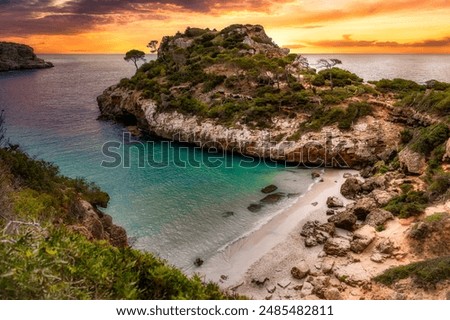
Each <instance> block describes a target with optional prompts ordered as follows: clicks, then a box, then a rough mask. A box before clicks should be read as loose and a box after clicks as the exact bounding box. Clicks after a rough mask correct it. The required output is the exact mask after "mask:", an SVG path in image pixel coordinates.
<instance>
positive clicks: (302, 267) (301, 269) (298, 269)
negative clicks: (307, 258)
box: [291, 261, 310, 280]
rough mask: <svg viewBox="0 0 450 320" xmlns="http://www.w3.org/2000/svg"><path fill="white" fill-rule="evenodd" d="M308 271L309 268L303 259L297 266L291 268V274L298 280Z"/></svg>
mask: <svg viewBox="0 0 450 320" xmlns="http://www.w3.org/2000/svg"><path fill="white" fill-rule="evenodd" d="M309 272H310V268H309V266H308V264H307V263H306V262H304V261H302V262H301V263H299V264H298V265H297V266H295V267H293V268H292V269H291V275H292V276H293V277H294V278H295V279H298V280H301V279H303V278H304V277H306V276H307V275H308V274H309Z"/></svg>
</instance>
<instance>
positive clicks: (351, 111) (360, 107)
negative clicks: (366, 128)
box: [338, 102, 372, 130]
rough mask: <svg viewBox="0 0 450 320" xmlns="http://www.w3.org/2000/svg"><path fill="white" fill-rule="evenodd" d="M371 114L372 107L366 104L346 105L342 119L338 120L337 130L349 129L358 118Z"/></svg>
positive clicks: (353, 103)
mask: <svg viewBox="0 0 450 320" xmlns="http://www.w3.org/2000/svg"><path fill="white" fill-rule="evenodd" d="M369 114H372V106H371V105H370V104H369V103H367V102H352V103H350V104H349V105H348V107H347V110H346V111H345V113H344V115H343V117H342V118H341V119H340V120H339V124H338V127H339V129H344V130H347V129H350V128H351V126H352V124H353V123H354V122H356V121H357V120H358V119H359V118H360V117H364V116H367V115H369Z"/></svg>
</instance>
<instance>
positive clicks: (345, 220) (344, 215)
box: [328, 210, 357, 231]
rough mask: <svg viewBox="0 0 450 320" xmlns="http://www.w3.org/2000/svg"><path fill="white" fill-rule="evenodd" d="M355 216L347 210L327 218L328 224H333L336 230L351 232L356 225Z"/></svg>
mask: <svg viewBox="0 0 450 320" xmlns="http://www.w3.org/2000/svg"><path fill="white" fill-rule="evenodd" d="M356 220H357V219H356V216H355V215H354V214H353V213H352V212H351V211H349V210H346V211H343V212H339V213H338V214H335V215H334V216H332V217H330V218H328V222H331V223H334V225H335V226H336V227H338V228H341V229H345V230H349V231H352V230H353V227H354V225H355V223H356Z"/></svg>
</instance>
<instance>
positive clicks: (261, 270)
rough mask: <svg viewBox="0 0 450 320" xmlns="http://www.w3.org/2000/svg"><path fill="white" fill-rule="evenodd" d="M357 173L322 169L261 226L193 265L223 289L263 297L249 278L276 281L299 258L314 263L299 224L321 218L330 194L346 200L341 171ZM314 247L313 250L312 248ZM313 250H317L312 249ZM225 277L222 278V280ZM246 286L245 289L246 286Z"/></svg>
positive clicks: (322, 219)
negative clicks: (315, 179) (319, 177)
mask: <svg viewBox="0 0 450 320" xmlns="http://www.w3.org/2000/svg"><path fill="white" fill-rule="evenodd" d="M346 172H348V173H352V174H357V171H353V170H335V169H326V170H324V172H323V173H322V179H323V181H321V182H316V183H315V184H313V185H312V186H311V188H310V190H309V191H308V192H307V193H305V194H304V195H303V196H301V197H299V198H298V199H297V201H296V202H295V203H294V204H293V205H291V206H290V207H288V208H286V209H284V210H283V211H281V212H280V213H278V214H277V215H276V216H274V217H273V218H272V219H271V220H270V221H268V222H267V223H266V224H264V225H263V226H262V227H261V228H259V229H257V230H255V231H254V232H252V233H250V234H248V235H246V236H245V237H243V238H242V239H239V240H238V241H236V242H235V243H233V244H232V245H230V246H229V247H227V248H226V249H225V250H224V251H223V252H221V253H219V254H217V255H216V256H214V257H213V258H211V259H209V260H208V261H207V262H205V264H204V265H203V266H202V267H201V268H199V269H197V272H198V273H200V274H201V275H204V276H205V278H206V280H211V281H214V282H218V283H219V284H220V285H221V286H222V287H223V288H224V289H230V288H233V287H236V286H237V287H238V288H239V289H238V292H239V293H244V294H248V295H249V296H252V297H253V298H256V299H264V297H265V296H263V295H264V294H265V295H267V291H265V290H264V291H262V292H261V294H258V295H255V294H257V292H254V291H255V290H254V286H252V285H251V280H252V279H255V278H258V279H259V278H262V280H264V278H265V277H267V276H268V275H271V277H272V278H273V275H276V278H277V281H278V282H279V281H283V278H286V281H287V279H289V278H290V274H289V273H286V274H281V270H290V268H291V267H292V266H293V265H295V263H296V262H299V261H301V260H303V259H305V260H311V261H308V262H310V264H312V265H314V261H312V260H313V257H317V253H318V252H319V251H318V250H320V249H319V248H318V247H317V248H313V249H312V250H311V249H308V251H307V254H308V255H307V256H306V252H305V250H303V247H304V244H303V241H302V240H301V236H300V234H299V231H300V228H301V227H302V225H303V224H304V223H305V222H306V221H308V220H319V221H322V222H325V221H326V219H327V216H326V214H325V212H326V209H327V205H326V200H327V198H328V197H330V196H337V197H339V198H340V199H342V200H343V202H344V204H347V203H348V202H349V200H347V199H345V198H344V197H342V196H341V194H340V187H341V185H342V183H343V182H344V180H345V179H344V178H343V174H344V173H346ZM313 251H314V252H313ZM315 251H317V253H315ZM224 279H225V280H224ZM247 289H248V290H247Z"/></svg>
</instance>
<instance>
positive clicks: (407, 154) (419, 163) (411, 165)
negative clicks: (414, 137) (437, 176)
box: [398, 147, 427, 175]
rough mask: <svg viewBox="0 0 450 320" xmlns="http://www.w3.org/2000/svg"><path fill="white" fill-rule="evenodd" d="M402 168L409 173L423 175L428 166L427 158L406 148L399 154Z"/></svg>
mask: <svg viewBox="0 0 450 320" xmlns="http://www.w3.org/2000/svg"><path fill="white" fill-rule="evenodd" d="M398 156H399V161H400V166H401V167H402V168H403V169H404V170H405V171H406V172H408V173H411V174H417V175H421V174H423V173H424V172H425V168H426V166H427V163H426V160H425V156H424V155H422V154H420V153H418V152H416V151H413V150H411V149H410V148H409V147H406V148H405V149H403V150H402V151H400V153H399V154H398Z"/></svg>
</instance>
